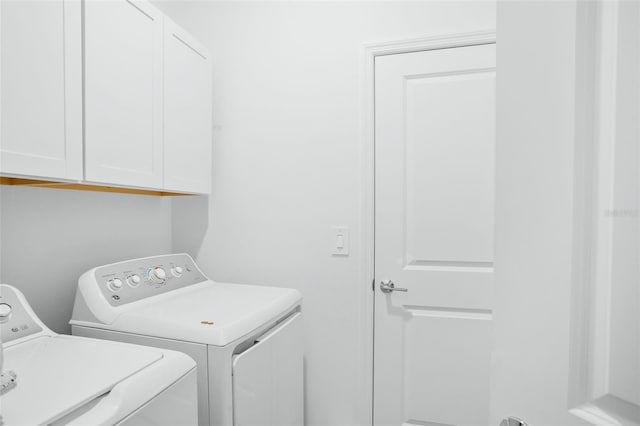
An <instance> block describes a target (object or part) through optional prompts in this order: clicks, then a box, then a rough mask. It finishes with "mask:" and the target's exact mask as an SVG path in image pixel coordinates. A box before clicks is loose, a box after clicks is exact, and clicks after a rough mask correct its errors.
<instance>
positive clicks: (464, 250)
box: [374, 44, 495, 426]
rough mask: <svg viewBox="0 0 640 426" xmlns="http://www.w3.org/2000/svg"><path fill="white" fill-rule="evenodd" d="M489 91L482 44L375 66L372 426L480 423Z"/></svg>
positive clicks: (488, 225)
mask: <svg viewBox="0 0 640 426" xmlns="http://www.w3.org/2000/svg"><path fill="white" fill-rule="evenodd" d="M494 91H495V46H494V45H493V44H489V45H479V46H468V47H459V48H453V49H441V50H432V51H425V52H416V53H408V54H401V55H388V56H381V57H377V58H376V62H375V99H376V101H375V102H376V107H375V111H376V113H375V121H376V125H375V132H376V135H375V158H376V160H375V161H376V165H375V168H376V177H375V179H376V180H375V187H376V189H375V215H376V221H375V222H376V226H375V268H376V273H375V276H376V284H375V285H376V290H375V291H376V296H375V349H374V350H375V372H374V382H375V389H374V422H375V425H376V426H387V425H401V424H403V423H408V424H416V425H417V424H420V425H422V424H427V425H432V424H451V425H479V424H486V423H487V421H488V403H489V366H490V353H491V348H490V342H491V328H492V326H491V324H492V321H491V320H492V303H491V297H492V294H491V292H492V282H493V245H494V223H493V215H494V186H495V185H494V169H495V164H494V156H495V153H494V140H495V131H494V129H495V123H494V121H495V115H494V109H495V105H494V104H495V94H494ZM388 279H390V280H393V281H394V283H395V285H396V286H397V287H403V288H407V289H408V292H406V293H401V292H392V293H383V292H382V291H381V290H380V289H379V287H378V286H379V283H380V281H382V280H388ZM461 407H464V408H463V409H461Z"/></svg>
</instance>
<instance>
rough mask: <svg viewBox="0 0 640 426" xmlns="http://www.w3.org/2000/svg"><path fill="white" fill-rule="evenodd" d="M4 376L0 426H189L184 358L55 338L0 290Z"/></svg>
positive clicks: (191, 365) (190, 386) (193, 414)
mask: <svg viewBox="0 0 640 426" xmlns="http://www.w3.org/2000/svg"><path fill="white" fill-rule="evenodd" d="M0 306H1V307H2V317H3V321H4V320H6V322H4V323H3V324H2V325H1V326H0V328H1V331H2V334H1V336H2V342H3V344H2V347H3V350H4V366H3V367H2V370H3V371H4V376H5V377H11V380H12V381H11V383H10V384H8V383H7V385H6V386H5V387H4V389H3V392H2V393H3V394H2V396H1V397H0V416H1V420H0V424H3V425H4V426H12V425H13V426H24V425H67V424H68V425H115V424H117V425H136V426H140V425H148V426H151V425H166V426H170V425H171V426H173V425H196V424H197V406H196V369H195V367H196V366H195V362H194V361H193V360H192V359H190V358H189V357H188V356H186V355H185V354H182V353H179V352H175V351H167V350H161V349H157V348H149V347H145V346H138V345H130V344H124V343H118V342H107V341H104V340H97V339H87V338H83V337H75V336H65V335H58V334H56V333H54V332H52V331H51V330H50V329H48V328H47V327H46V326H45V325H44V324H43V323H42V321H40V319H38V317H37V316H36V315H35V313H34V312H33V310H32V309H31V307H30V306H29V304H28V303H27V301H26V299H25V298H24V295H23V294H22V293H21V292H20V291H19V290H17V289H16V288H14V287H11V286H9V285H6V284H0Z"/></svg>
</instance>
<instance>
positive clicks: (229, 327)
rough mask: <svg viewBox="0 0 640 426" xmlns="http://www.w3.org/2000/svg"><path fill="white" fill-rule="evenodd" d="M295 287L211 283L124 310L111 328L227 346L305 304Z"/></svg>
mask: <svg viewBox="0 0 640 426" xmlns="http://www.w3.org/2000/svg"><path fill="white" fill-rule="evenodd" d="M301 300H302V296H301V294H300V292H298V291H297V290H294V289H290V288H280V287H264V286H255V285H244V284H228V283H217V282H213V281H207V282H204V283H201V284H196V285H192V286H189V287H185V288H183V289H179V290H176V291H172V292H170V293H166V294H163V295H161V296H159V297H158V298H157V299H156V300H154V301H153V302H151V301H149V303H148V304H146V305H144V306H137V307H136V308H135V309H131V310H129V311H127V312H124V313H123V314H121V315H120V316H119V317H118V318H117V319H116V320H115V321H114V322H113V324H110V325H108V326H106V327H103V328H108V329H110V330H116V331H123V332H128V333H136V334H142V335H147V336H156V337H163V338H169V339H176V340H183V341H188V342H197V343H203V344H208V345H214V346H226V345H228V344H229V343H231V342H233V341H234V340H236V339H239V338H241V337H243V336H245V335H247V334H250V333H251V332H252V331H254V330H256V329H258V328H260V327H261V326H263V325H264V324H267V323H268V322H270V321H273V320H275V319H277V318H278V317H280V316H281V315H283V314H285V313H286V312H287V311H289V310H291V309H292V308H293V307H295V306H296V305H298V304H300V302H301Z"/></svg>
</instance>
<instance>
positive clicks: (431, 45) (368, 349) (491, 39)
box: [356, 29, 496, 425]
mask: <svg viewBox="0 0 640 426" xmlns="http://www.w3.org/2000/svg"><path fill="white" fill-rule="evenodd" d="M494 43H496V32H495V30H493V29H488V30H482V31H474V32H465V33H450V34H441V35H429V36H424V37H418V38H411V39H401V40H393V41H385V42H373V43H365V44H363V45H362V48H361V51H360V63H361V71H360V72H361V81H362V85H361V87H360V99H361V108H362V109H361V114H360V121H361V141H360V142H361V147H360V153H361V155H360V164H359V169H360V172H359V176H360V179H361V182H360V197H359V211H360V213H359V217H360V221H359V222H360V223H359V226H358V229H357V232H358V235H359V236H360V237H359V238H358V249H359V251H360V253H362V257H361V261H360V267H359V272H358V283H360V285H359V286H358V294H359V303H358V306H357V307H356V308H357V309H358V318H359V321H360V323H359V324H358V329H359V330H360V333H359V342H358V343H359V344H358V348H359V351H360V353H359V354H357V357H358V358H357V359H359V360H361V364H360V368H359V371H358V382H359V383H360V386H362V389H365V390H367V391H364V392H362V393H361V396H360V397H359V398H358V401H357V404H358V413H359V414H360V415H359V418H361V419H363V420H364V421H365V424H367V425H373V392H374V387H373V386H374V377H373V375H374V370H373V367H374V364H373V362H374V360H373V358H374V353H373V351H374V341H373V339H374V332H375V330H374V291H373V290H375V287H374V285H375V283H374V279H375V247H374V243H375V199H374V198H375V197H374V195H375V155H374V152H375V146H374V143H375V103H374V102H375V99H374V90H375V87H374V82H375V79H374V77H375V58H376V57H378V56H384V55H395V54H400V53H412V52H421V51H426V50H435V49H448V48H454V47H464V46H476V45H483V44H494Z"/></svg>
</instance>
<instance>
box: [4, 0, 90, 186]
mask: <svg viewBox="0 0 640 426" xmlns="http://www.w3.org/2000/svg"><path fill="white" fill-rule="evenodd" d="M0 17H1V23H0V30H1V36H0V39H1V43H2V45H1V48H0V52H1V55H2V61H1V63H2V72H1V75H2V82H1V87H2V101H1V103H2V108H0V109H1V111H2V116H1V118H0V120H1V122H2V126H1V132H2V133H1V135H0V141H1V147H0V158H1V161H2V164H1V172H2V173H3V174H18V175H28V176H36V177H45V178H56V179H69V180H80V179H82V62H81V58H82V53H81V40H82V39H81V37H82V34H81V32H82V25H81V8H80V1H79V0H77V1H74V0H65V1H63V0H52V1H19V0H6V1H4V0H3V1H2V2H1V4H0ZM43 70H46V72H43Z"/></svg>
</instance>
